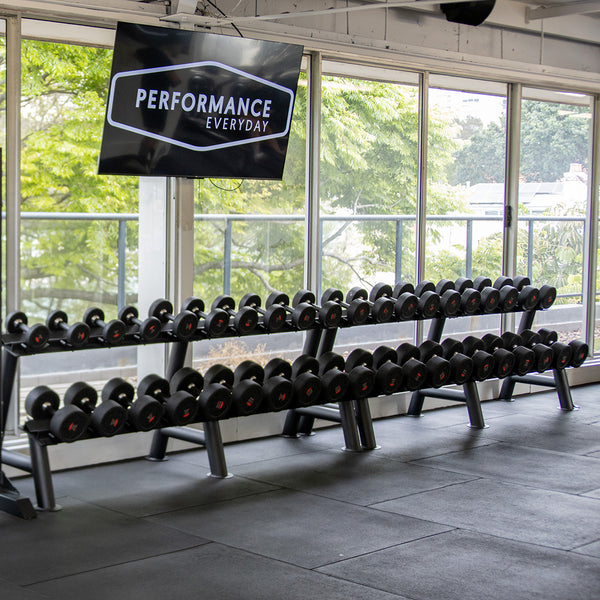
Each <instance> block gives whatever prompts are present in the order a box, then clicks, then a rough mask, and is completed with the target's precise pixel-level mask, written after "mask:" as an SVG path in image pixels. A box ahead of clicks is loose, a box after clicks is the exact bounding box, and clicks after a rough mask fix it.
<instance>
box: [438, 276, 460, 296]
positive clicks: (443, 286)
mask: <svg viewBox="0 0 600 600" xmlns="http://www.w3.org/2000/svg"><path fill="white" fill-rule="evenodd" d="M448 290H453V291H456V289H455V287H454V281H451V280H450V279H440V280H439V281H438V282H437V283H436V284H435V291H436V292H437V293H438V294H439V295H440V296H441V295H442V294H443V293H444V292H447V291H448Z"/></svg>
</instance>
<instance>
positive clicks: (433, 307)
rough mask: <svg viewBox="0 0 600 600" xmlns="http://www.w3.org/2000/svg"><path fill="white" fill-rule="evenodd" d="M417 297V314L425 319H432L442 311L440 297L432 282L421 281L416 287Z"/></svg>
mask: <svg viewBox="0 0 600 600" xmlns="http://www.w3.org/2000/svg"><path fill="white" fill-rule="evenodd" d="M415 296H417V298H418V299H419V304H418V306H417V314H418V315H419V316H421V317H423V318H424V319H431V318H433V317H435V316H436V314H437V313H438V310H439V309H440V302H441V300H440V296H439V294H437V293H436V291H435V284H434V283H433V282H432V281H427V280H424V281H419V283H417V285H416V286H415Z"/></svg>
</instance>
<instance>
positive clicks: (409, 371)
mask: <svg viewBox="0 0 600 600" xmlns="http://www.w3.org/2000/svg"><path fill="white" fill-rule="evenodd" d="M420 356H421V353H420V352H419V349H418V348H417V346H415V345H414V344H411V343H409V342H404V343H403V344H400V345H399V346H398V347H397V348H396V363H397V364H399V365H400V366H401V367H402V377H403V381H404V387H406V389H407V390H409V391H411V392H414V391H415V390H418V389H419V388H422V387H423V386H424V385H425V383H426V381H427V367H426V366H425V365H424V364H423V363H422V362H421V361H420V360H419V357H420Z"/></svg>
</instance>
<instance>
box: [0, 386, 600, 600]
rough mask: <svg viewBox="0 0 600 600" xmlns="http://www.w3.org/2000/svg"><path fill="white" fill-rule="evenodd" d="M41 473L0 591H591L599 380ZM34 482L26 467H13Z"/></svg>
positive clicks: (438, 597)
mask: <svg viewBox="0 0 600 600" xmlns="http://www.w3.org/2000/svg"><path fill="white" fill-rule="evenodd" d="M573 399H574V401H575V403H576V404H579V405H580V406H581V409H580V410H578V411H574V412H570V413H566V412H561V411H560V410H558V409H557V405H558V400H557V397H556V393H555V392H552V391H551V392H546V393H543V394H536V395H533V396H528V397H521V398H518V399H517V400H516V401H515V402H513V403H506V402H486V403H485V404H484V406H483V410H484V415H485V418H486V422H487V424H488V425H489V427H488V428H487V429H484V430H481V431H476V430H472V429H469V428H468V427H467V423H468V419H467V413H466V410H465V408H464V406H457V407H456V408H450V409H442V410H438V411H432V412H429V413H425V414H424V416H423V417H421V418H419V419H414V418H410V417H398V418H390V419H385V420H380V421H377V422H376V423H375V433H376V437H377V442H378V443H379V444H380V446H381V447H380V448H379V449H377V450H374V451H372V452H369V453H362V454H356V453H348V452H341V451H340V448H341V446H342V445H343V436H342V433H341V431H340V429H339V428H338V427H334V428H330V429H327V430H324V431H320V432H318V433H317V434H316V435H314V436H311V437H303V438H298V439H284V438H271V439H267V440H260V441H254V442H245V443H239V444H234V445H228V446H227V447H226V457H227V462H228V467H229V470H230V472H231V473H232V474H233V477H231V478H228V479H223V480H217V479H214V478H207V477H205V474H206V473H207V471H208V461H207V456H206V452H205V451H204V450H196V451H192V452H183V453H178V454H172V455H170V458H169V460H168V461H167V462H163V463H151V462H147V461H144V460H139V461H129V462H124V463H118V464H112V465H105V466H99V467H93V468H87V469H81V470H75V471H69V472H63V473H56V474H55V475H54V486H55V490H56V495H57V497H58V501H59V502H60V504H61V505H62V507H63V510H62V511H60V512H56V513H40V514H39V516H38V518H37V519H34V520H32V521H22V520H20V519H17V518H16V517H12V516H10V515H8V514H6V513H0V597H1V598H2V599H3V600H21V599H23V600H25V599H27V600H35V599H41V598H53V599H64V598H73V599H79V598H85V599H86V600H96V599H98V600H105V599H109V598H110V599H111V600H119V599H121V598H123V599H127V600H130V599H131V598H144V599H145V600H152V599H154V598H157V599H158V598H161V599H169V600H170V599H182V600H185V599H188V598H189V599H192V598H193V599H194V600H196V599H198V598H202V599H210V598H215V599H219V600H221V599H227V600H233V599H238V598H239V599H244V600H254V599H260V598H265V599H267V598H268V599H269V600H272V599H277V598H282V599H283V598H285V599H286V600H293V599H296V598H297V599H305V598H317V599H330V598H331V599H336V598H340V599H348V598H357V599H358V598H360V599H361V600H362V599H382V600H383V599H391V598H414V599H423V600H425V599H426V600H452V599H457V600H459V599H460V600H468V599H473V600H482V599H486V600H492V599H498V600H519V599H523V600H525V599H526V600H532V599H540V600H554V599H555V600H571V599H577V600H598V598H600V385H593V386H584V387H579V388H575V389H574V390H573ZM13 482H14V483H15V484H16V486H17V487H18V488H19V490H20V491H21V492H22V493H24V494H26V495H29V496H31V497H34V491H33V486H32V482H31V480H30V479H29V478H23V479H17V480H14V481H13Z"/></svg>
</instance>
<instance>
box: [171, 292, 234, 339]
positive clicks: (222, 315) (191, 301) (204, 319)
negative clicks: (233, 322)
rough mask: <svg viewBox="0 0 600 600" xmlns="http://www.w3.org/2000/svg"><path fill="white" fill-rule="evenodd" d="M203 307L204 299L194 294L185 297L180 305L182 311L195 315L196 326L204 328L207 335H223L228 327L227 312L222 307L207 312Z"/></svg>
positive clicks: (211, 336)
mask: <svg viewBox="0 0 600 600" xmlns="http://www.w3.org/2000/svg"><path fill="white" fill-rule="evenodd" d="M204 309H205V306H204V300H202V298H197V297H195V296H190V297H189V298H186V299H185V300H184V301H183V303H182V305H181V311H182V312H185V311H189V312H192V313H194V314H195V315H196V318H197V319H198V326H199V327H200V328H201V329H204V331H205V332H206V333H207V335H208V337H210V338H213V337H219V336H221V335H223V334H224V333H225V332H226V331H227V329H228V328H229V314H228V313H226V312H225V311H224V310H223V309H222V308H217V309H215V310H211V311H210V313H208V314H207V313H206V312H205V310H204Z"/></svg>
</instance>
